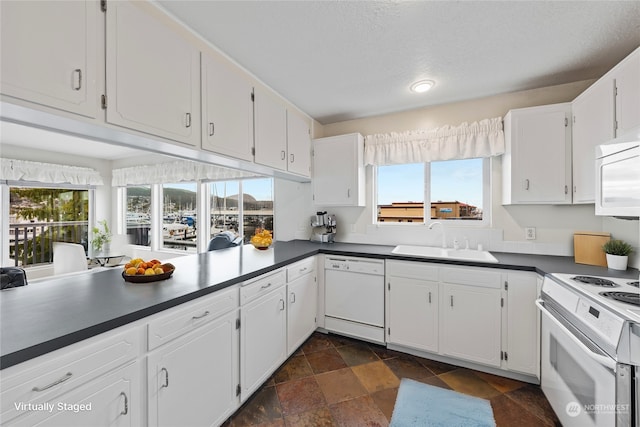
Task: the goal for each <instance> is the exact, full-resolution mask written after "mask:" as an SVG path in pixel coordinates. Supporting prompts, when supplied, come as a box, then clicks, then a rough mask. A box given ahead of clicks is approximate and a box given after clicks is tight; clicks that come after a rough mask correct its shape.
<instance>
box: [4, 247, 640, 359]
mask: <svg viewBox="0 0 640 427" xmlns="http://www.w3.org/2000/svg"><path fill="white" fill-rule="evenodd" d="M393 248H394V246H386V245H369V244H356V243H315V242H309V241H304V240H294V241H290V242H275V243H274V245H273V246H272V247H271V248H270V249H268V250H266V251H258V250H256V249H255V248H254V247H253V246H251V245H245V246H239V247H235V248H228V249H224V250H219V251H213V252H206V253H202V254H193V255H186V256H182V257H178V258H174V259H171V260H170V262H171V263H172V264H174V265H175V266H176V270H175V272H174V274H173V276H172V277H171V278H169V279H167V280H163V281H159V282H152V283H129V282H125V281H124V280H123V278H122V276H121V274H122V269H121V268H115V267H114V268H106V269H100V270H99V271H88V272H86V273H84V272H83V273H78V274H72V275H64V276H59V277H55V276H54V277H52V278H51V279H47V280H41V281H38V282H35V283H32V284H29V285H28V286H24V287H20V288H14V289H9V290H3V291H2V292H0V321H1V322H0V325H1V326H0V352H1V355H0V369H5V368H8V367H10V366H13V365H16V364H18V363H21V362H24V361H26V360H29V359H32V358H34V357H38V356H40V355H43V354H46V353H49V352H51V351H54V350H57V349H59V348H62V347H65V346H67V345H70V344H73V343H76V342H79V341H81V340H84V339H87V338H90V337H93V336H95V335H98V334H101V333H103V332H107V331H109V330H112V329H115V328H117V327H120V326H123V325H126V324H128V323H131V322H134V321H136V320H139V319H142V318H144V317H147V316H150V315H152V314H155V313H158V312H161V311H163V310H166V309H168V308H171V307H174V306H177V305H179V304H182V303H185V302H187V301H191V300H194V299H196V298H199V297H202V296H204V295H207V294H210V293H212V292H216V291H218V290H220V289H224V288H226V287H228V286H232V285H234V284H237V283H241V282H244V281H246V280H249V279H252V278H254V277H257V276H260V275H262V274H265V273H268V272H270V271H273V270H276V269H278V268H280V267H283V266H286V265H288V264H291V263H293V262H296V261H298V260H301V259H304V258H306V257H309V256H312V255H315V254H317V253H324V254H330V255H341V256H365V257H372V258H383V259H397V260H410V261H421V262H433V263H442V264H455V265H466V266H482V267H487V268H500V269H511V270H524V271H535V272H537V273H539V274H545V273H574V274H590V275H598V276H612V277H624V278H630V279H638V270H635V269H628V270H627V271H616V270H611V269H607V268H604V267H596V266H588V265H582V264H575V263H574V262H573V258H572V257H557V256H546V255H529V254H512V253H497V252H492V254H493V255H494V256H495V257H496V258H497V259H498V261H499V262H498V263H497V264H487V263H481V262H470V261H454V260H447V259H434V258H422V257H411V256H398V255H395V254H392V252H391V251H392V250H393Z"/></svg>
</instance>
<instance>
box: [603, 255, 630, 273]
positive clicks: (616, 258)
mask: <svg viewBox="0 0 640 427" xmlns="http://www.w3.org/2000/svg"><path fill="white" fill-rule="evenodd" d="M606 255H607V267H609V268H611V269H613V270H626V269H627V262H628V261H629V257H628V256H626V255H625V256H621V255H611V254H606Z"/></svg>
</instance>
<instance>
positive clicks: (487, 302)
mask: <svg viewBox="0 0 640 427" xmlns="http://www.w3.org/2000/svg"><path fill="white" fill-rule="evenodd" d="M500 320H501V308H500V289H493V288H483V287H479V286H467V285H453V284H450V283H443V284H442V288H441V300H440V351H441V352H442V353H443V354H445V355H447V356H452V357H457V358H460V359H465V360H470V361H474V362H478V363H482V364H484V365H489V366H496V367H498V366H500V350H501V348H500V335H501V334H500V333H501V321H500Z"/></svg>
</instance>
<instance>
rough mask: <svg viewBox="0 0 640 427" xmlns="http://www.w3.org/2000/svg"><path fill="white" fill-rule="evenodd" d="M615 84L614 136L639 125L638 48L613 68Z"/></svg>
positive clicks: (639, 82)
mask: <svg viewBox="0 0 640 427" xmlns="http://www.w3.org/2000/svg"><path fill="white" fill-rule="evenodd" d="M612 74H613V78H614V80H615V85H616V125H617V126H616V136H617V137H618V136H622V135H624V134H625V133H627V132H629V131H630V130H633V129H634V128H637V127H638V126H640V48H638V49H636V50H635V51H634V52H633V53H632V54H631V55H629V56H628V57H627V58H625V59H624V60H623V61H622V62H620V64H618V65H617V66H616V67H615V68H614V69H613V73H612Z"/></svg>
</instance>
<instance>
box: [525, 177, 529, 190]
mask: <svg viewBox="0 0 640 427" xmlns="http://www.w3.org/2000/svg"><path fill="white" fill-rule="evenodd" d="M524 189H525V190H528V189H529V180H528V179H525V180H524Z"/></svg>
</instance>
